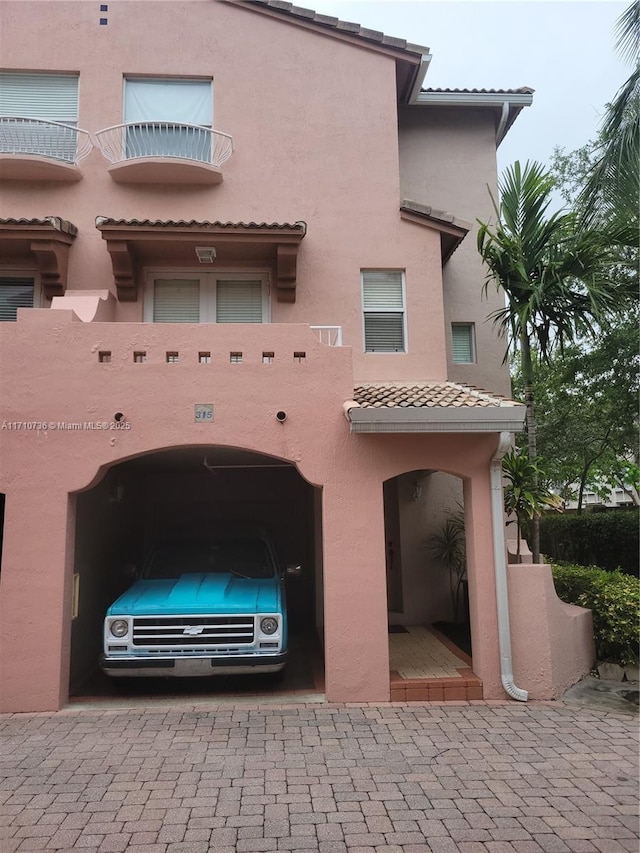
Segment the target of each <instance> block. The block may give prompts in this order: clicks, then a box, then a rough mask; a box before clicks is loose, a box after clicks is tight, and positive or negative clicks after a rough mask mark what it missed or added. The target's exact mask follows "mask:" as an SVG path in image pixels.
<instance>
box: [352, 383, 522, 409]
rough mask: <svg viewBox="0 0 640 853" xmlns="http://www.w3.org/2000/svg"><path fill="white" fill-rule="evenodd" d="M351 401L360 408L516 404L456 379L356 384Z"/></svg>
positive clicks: (497, 405)
mask: <svg viewBox="0 0 640 853" xmlns="http://www.w3.org/2000/svg"><path fill="white" fill-rule="evenodd" d="M353 399H354V402H356V403H358V404H359V406H360V407H361V408H376V409H380V408H387V409H390V408H398V407H399V408H451V407H453V408H460V407H464V408H468V407H470V406H473V407H485V408H486V407H502V406H519V405H521V404H520V403H516V402H515V401H514V400H508V399H507V398H506V397H501V396H500V395H499V394H491V393H489V392H488V391H483V390H482V389H480V388H474V387H473V386H471V385H460V384H458V383H457V382H415V383H412V384H399V383H392V382H385V383H375V384H370V385H357V386H356V387H355V389H354V392H353Z"/></svg>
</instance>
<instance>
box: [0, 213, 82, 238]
mask: <svg viewBox="0 0 640 853" xmlns="http://www.w3.org/2000/svg"><path fill="white" fill-rule="evenodd" d="M0 225H9V226H12V225H18V226H19V225H29V226H31V227H41V226H43V225H44V226H50V227H51V228H53V229H54V230H55V231H63V232H64V233H65V234H69V235H71V236H72V237H75V236H76V234H77V233H78V229H77V228H76V226H75V225H74V224H73V223H72V222H68V221H67V220H66V219H61V218H60V217H59V216H43V217H41V218H40V219H27V218H26V217H22V218H20V219H14V218H10V219H0Z"/></svg>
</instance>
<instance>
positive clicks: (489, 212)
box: [399, 106, 510, 396]
mask: <svg viewBox="0 0 640 853" xmlns="http://www.w3.org/2000/svg"><path fill="white" fill-rule="evenodd" d="M399 127H400V130H399V146H400V181H401V183H400V186H401V194H402V197H403V198H409V199H412V200H417V201H420V202H422V203H424V204H428V205H431V206H432V207H433V208H436V209H438V210H444V211H447V212H448V213H452V214H454V215H455V216H456V217H459V218H460V219H463V220H466V221H468V222H471V223H473V228H472V230H471V231H470V232H469V234H468V235H467V236H466V237H465V239H464V240H463V242H462V244H461V245H460V246H459V247H458V248H457V249H456V251H455V252H454V254H453V256H452V257H451V259H450V260H449V262H448V263H447V264H446V266H445V268H444V274H443V287H444V307H445V313H444V319H445V325H446V330H447V371H448V377H449V379H453V380H454V381H458V382H467V383H469V384H472V385H478V386H479V387H481V388H487V389H489V390H492V391H495V392H497V393H499V394H505V395H506V396H509V395H510V382H509V373H508V370H507V367H506V366H505V365H503V364H502V359H503V356H504V353H505V342H504V340H500V339H498V337H497V335H496V329H495V327H494V326H493V324H492V322H491V321H488V320H487V317H488V315H489V314H490V313H491V312H492V311H495V310H496V309H498V308H500V307H501V306H502V297H501V296H500V295H499V294H498V293H497V292H496V289H495V286H494V285H490V287H489V289H488V293H487V298H483V299H482V300H481V299H480V294H481V290H482V285H483V283H484V280H485V271H484V267H483V265H482V261H481V259H480V256H479V255H478V252H477V248H476V239H477V230H478V226H477V222H476V220H477V219H480V220H481V221H484V222H488V221H490V220H491V219H492V218H493V217H494V211H493V206H492V203H491V198H490V195H489V190H491V192H492V193H493V195H494V197H495V195H496V180H497V178H496V141H495V125H494V117H493V112H492V111H491V110H473V109H464V110H463V109H460V108H457V109H451V108H449V109H446V108H442V107H424V106H421V107H404V108H402V109H401V110H400V119H399ZM455 322H457V323H475V336H476V350H477V363H476V364H454V363H453V362H452V360H451V323H455Z"/></svg>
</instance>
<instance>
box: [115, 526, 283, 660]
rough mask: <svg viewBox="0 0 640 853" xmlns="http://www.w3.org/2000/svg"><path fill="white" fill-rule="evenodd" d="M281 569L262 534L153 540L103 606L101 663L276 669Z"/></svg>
mask: <svg viewBox="0 0 640 853" xmlns="http://www.w3.org/2000/svg"><path fill="white" fill-rule="evenodd" d="M287 571H289V572H291V573H298V572H299V567H298V566H295V567H294V566H291V567H288V569H287ZM284 574H285V573H284V572H282V571H280V569H279V567H278V564H277V561H276V557H275V553H274V550H273V547H272V545H271V542H270V540H269V538H268V536H266V535H265V536H261V535H259V534H251V535H236V536H234V535H233V534H226V535H225V534H220V535H216V536H214V537H211V538H208V539H206V540H203V539H199V540H196V541H194V540H187V541H181V542H168V543H164V544H160V545H159V546H158V547H157V548H156V549H155V550H154V551H153V553H152V554H151V556H150V558H149V559H148V560H147V562H146V563H145V565H144V567H143V569H142V572H141V573H140V575H139V578H138V580H136V582H135V583H134V584H133V586H132V587H131V588H130V589H128V590H127V591H126V592H125V593H124V594H123V595H121V596H120V598H118V599H117V600H116V601H114V603H113V604H112V605H111V606H110V607H109V609H108V610H107V615H106V618H105V622H104V652H103V654H102V655H101V657H100V666H101V668H102V670H103V671H104V672H105V673H106V674H107V675H110V676H117V677H120V676H203V675H223V674H224V675H235V674H240V673H274V672H279V671H280V670H281V669H282V668H283V667H284V665H285V663H286V659H287V610H286V600H285V590H284Z"/></svg>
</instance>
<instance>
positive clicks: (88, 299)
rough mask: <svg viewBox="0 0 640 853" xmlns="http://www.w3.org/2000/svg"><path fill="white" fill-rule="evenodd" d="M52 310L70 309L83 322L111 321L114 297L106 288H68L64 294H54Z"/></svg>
mask: <svg viewBox="0 0 640 853" xmlns="http://www.w3.org/2000/svg"><path fill="white" fill-rule="evenodd" d="M51 308H52V309H54V310H62V311H65V310H70V311H73V313H74V315H75V316H76V317H77V318H78V319H79V320H82V322H83V323H96V322H103V323H112V322H113V321H114V319H115V299H114V297H113V294H112V293H110V292H109V291H108V290H68V291H67V292H66V293H65V295H64V296H54V298H53V300H52V302H51Z"/></svg>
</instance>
